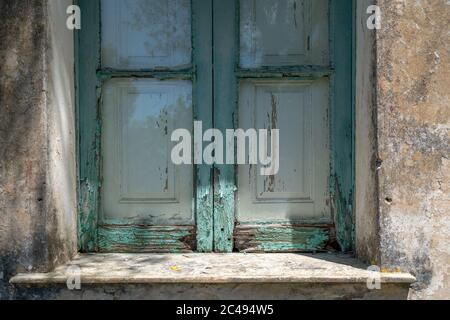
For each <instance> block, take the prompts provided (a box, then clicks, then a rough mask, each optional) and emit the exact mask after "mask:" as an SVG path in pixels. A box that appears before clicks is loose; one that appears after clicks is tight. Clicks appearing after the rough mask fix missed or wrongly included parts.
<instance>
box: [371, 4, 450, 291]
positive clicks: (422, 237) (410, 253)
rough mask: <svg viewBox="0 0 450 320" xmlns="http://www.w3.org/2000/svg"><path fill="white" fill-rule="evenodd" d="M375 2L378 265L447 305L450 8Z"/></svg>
mask: <svg viewBox="0 0 450 320" xmlns="http://www.w3.org/2000/svg"><path fill="white" fill-rule="evenodd" d="M447 3H448V1H443V0H417V1H416V0H403V1H399V0H396V1H392V0H380V1H379V5H380V7H381V10H382V18H383V19H382V30H379V31H378V32H377V34H378V36H377V53H378V58H377V59H378V61H377V73H378V74H377V78H378V87H377V100H378V146H379V157H380V159H381V161H382V165H381V169H380V171H379V186H380V193H379V202H380V215H381V217H380V219H381V221H380V229H381V234H380V236H381V245H380V250H381V263H382V265H383V266H384V267H386V268H396V267H400V268H402V269H403V270H406V271H410V272H412V273H413V274H414V275H416V277H417V278H418V280H419V281H418V283H417V285H415V287H414V289H413V290H412V292H411V295H410V298H412V299H421V298H428V299H433V298H436V299H438V298H446V299H450V249H449V246H450V158H449V157H450V139H449V138H450V137H449V135H450V127H449V125H450V123H449V122H450V4H447Z"/></svg>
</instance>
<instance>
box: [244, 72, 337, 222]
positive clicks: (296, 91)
mask: <svg viewBox="0 0 450 320" xmlns="http://www.w3.org/2000/svg"><path fill="white" fill-rule="evenodd" d="M327 112H328V81H327V80H326V79H322V80H317V81H313V82H308V81H290V80H284V81H282V80H273V81H270V80H248V81H243V82H242V83H241V91H240V103H239V127H240V128H244V129H249V128H256V129H267V130H271V129H279V130H280V142H279V143H280V144H279V157H278V159H279V172H278V173H277V174H276V175H273V176H262V175H261V173H260V169H261V166H260V165H243V166H239V168H238V180H239V182H238V186H239V187H238V205H237V207H238V221H241V222H242V221H245V222H248V221H264V220H271V221H274V220H278V221H290V222H301V221H310V220H317V221H330V220H331V216H330V207H329V201H328V200H329V192H328V177H329V172H330V171H329V159H330V156H329V143H328V140H329V138H328V128H329V127H328V120H327ZM269 141H270V139H269Z"/></svg>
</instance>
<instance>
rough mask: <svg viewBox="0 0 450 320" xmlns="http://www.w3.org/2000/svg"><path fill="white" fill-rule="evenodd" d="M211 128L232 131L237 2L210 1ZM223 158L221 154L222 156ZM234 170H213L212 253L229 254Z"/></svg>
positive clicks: (234, 96) (221, 166)
mask: <svg viewBox="0 0 450 320" xmlns="http://www.w3.org/2000/svg"><path fill="white" fill-rule="evenodd" d="M213 5H214V8H213V12H214V14H213V15H214V19H213V30H214V50H213V56H214V126H215V128H216V129H219V130H221V132H225V131H226V129H233V128H234V127H235V123H234V117H235V114H236V111H237V78H236V74H235V70H236V66H237V59H236V58H237V52H238V45H237V43H238V39H236V34H237V26H238V21H237V15H236V13H237V1H234V0H232V1H221V0H214V1H213ZM224 154H225V153H224ZM235 191H236V183H235V168H234V166H232V165H215V166H214V250H215V251H216V252H232V250H233V229H234V220H235V206H234V199H235Z"/></svg>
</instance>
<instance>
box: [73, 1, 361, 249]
mask: <svg viewBox="0 0 450 320" xmlns="http://www.w3.org/2000/svg"><path fill="white" fill-rule="evenodd" d="M231 1H233V7H234V10H226V8H224V7H222V6H225V7H226V5H224V3H225V2H224V1H214V0H208V1H201V0H192V2H191V3H192V11H193V12H194V11H197V10H204V14H202V15H201V17H200V18H199V17H198V16H196V15H194V14H193V15H192V16H193V18H192V28H195V29H197V31H199V32H193V33H192V34H193V39H192V41H193V51H194V54H193V56H194V58H193V59H194V62H193V70H190V71H188V70H180V71H177V72H176V73H170V74H168V73H166V72H160V71H159V72H153V73H152V71H149V70H147V71H142V72H128V71H126V72H122V73H119V74H110V73H109V71H107V72H104V70H103V71H102V70H101V65H100V61H101V52H100V41H101V30H100V15H101V11H100V0H78V1H77V4H78V5H79V6H80V7H81V9H82V13H83V27H82V29H81V30H79V31H77V34H76V40H75V41H76V43H75V50H76V57H77V58H76V61H77V62H76V77H77V87H76V96H77V98H76V102H77V131H78V132H77V139H78V143H77V145H78V150H77V154H78V161H77V168H78V247H79V250H80V251H82V252H96V251H98V250H99V249H100V251H101V250H102V246H103V245H104V244H103V243H102V242H101V241H99V235H101V230H99V226H98V222H99V220H98V210H99V209H98V208H99V205H100V188H101V152H100V149H101V145H100V141H101V123H100V110H99V101H100V98H101V93H100V90H99V88H101V81H102V80H105V79H107V78H109V77H120V76H125V75H126V76H133V77H139V76H146V77H149V76H151V77H155V78H164V79H166V78H167V77H169V78H170V77H174V78H176V79H180V78H182V79H191V80H193V81H194V93H193V98H194V120H202V121H203V124H204V127H213V126H214V127H216V128H217V129H220V130H224V129H229V128H235V127H236V123H235V119H234V118H233V113H234V112H235V111H236V108H237V92H238V80H237V79H239V77H248V76H251V75H250V72H252V71H248V70H242V69H240V68H239V67H238V63H239V56H238V55H239V0H231ZM329 4H330V59H331V66H330V68H317V67H313V66H311V67H309V68H301V69H300V70H297V73H298V74H297V75H296V77H297V78H298V77H303V78H305V77H310V78H311V77H312V78H314V77H318V76H324V75H326V76H329V77H330V82H331V91H330V93H331V98H330V115H329V117H330V143H331V159H330V162H331V164H330V165H331V175H330V179H329V180H330V183H329V187H330V194H331V198H330V199H331V202H332V206H331V207H332V211H333V212H332V214H333V216H334V220H335V223H334V225H332V226H329V230H330V237H332V238H333V239H334V238H335V239H336V243H337V244H338V245H339V248H340V249H341V250H342V251H352V250H353V249H354V247H355V235H354V234H355V223H354V221H355V219H354V212H353V202H354V201H353V196H354V192H353V190H354V167H355V166H354V134H353V133H354V116H353V115H354V67H353V66H354V56H353V55H354V12H355V3H354V0H353V1H352V0H346V1H342V0H329ZM213 12H216V13H220V14H217V15H215V19H214V21H213V19H212V14H213ZM216 17H217V19H216ZM230 20H231V21H232V22H233V23H230ZM211 21H213V23H214V27H213V28H212V29H213V30H211V28H205V24H208V23H211ZM218 30H220V34H218V32H217V31H218ZM224 32H225V34H224ZM216 37H220V38H221V41H220V42H219V41H214V39H215V38H216ZM224 38H226V40H225V41H224ZM205 39H207V40H206V41H205ZM213 44H214V45H215V50H214V53H212V52H211V48H212V47H213ZM219 45H220V47H219ZM218 52H220V54H221V55H223V54H224V52H228V55H227V59H217V58H216V55H217V54H218ZM211 57H214V58H213V59H214V60H216V61H221V64H220V65H217V66H215V68H216V70H218V71H219V72H212V70H211V68H212V61H211V62H210V63H206V64H204V63H203V62H204V61H205V59H209V58H211ZM197 59H198V60H197ZM200 61H202V63H201V64H200V63H199V62H200ZM338 62H339V63H338ZM291 71H292V70H277V72H278V73H280V74H281V75H282V77H287V76H289V75H292V73H290V72H291ZM218 73H221V74H222V75H221V77H222V79H224V78H225V79H229V85H227V86H226V88H227V89H226V90H227V92H223V93H222V95H221V96H216V95H215V94H214V92H217V86H218V85H220V84H219V83H218V81H216V79H214V81H213V79H212V78H211V75H212V74H216V77H217V74H218ZM213 83H214V86H216V88H214V89H213V88H212V86H213ZM221 90H223V87H221ZM221 92H222V91H221ZM229 97H233V98H232V99H231V101H235V102H236V103H229V101H230V100H228V99H229ZM207 101H211V103H213V105H214V106H215V107H214V110H212V109H211V106H210V103H208V102H207ZM89 106H90V107H89ZM218 111H219V112H218ZM200 117H201V118H200ZM195 171H196V173H195V178H194V181H195V184H196V186H195V188H197V195H196V201H195V203H196V205H195V211H196V212H195V216H196V230H195V235H192V234H191V233H189V232H187V231H186V230H176V231H174V230H173V228H168V229H167V230H163V232H164V234H165V235H167V234H170V235H172V236H173V237H175V238H176V239H184V240H186V241H188V242H189V241H193V240H192V237H193V236H194V238H195V237H196V243H195V244H194V245H193V247H195V248H196V251H197V252H211V251H213V250H216V251H219V252H231V251H232V250H233V247H234V244H233V237H234V230H235V218H234V215H235V185H236V184H235V167H233V166H226V165H218V166H214V167H212V166H208V165H199V166H196V170H195ZM213 211H214V212H215V213H214V216H215V217H220V218H214V217H213V214H212V212H213ZM159 230H160V229H159ZM211 230H213V232H211ZM137 231H139V230H138V229H133V230H130V231H128V232H131V233H133V232H134V233H135V232H137ZM155 231H158V230H156V229H154V230H153V232H155ZM130 246H132V243H130ZM103 249H106V250H107V249H108V248H103ZM311 250H314V248H311ZM172 251H173V252H180V251H183V250H182V248H181V249H180V248H179V247H177V248H173V249H172Z"/></svg>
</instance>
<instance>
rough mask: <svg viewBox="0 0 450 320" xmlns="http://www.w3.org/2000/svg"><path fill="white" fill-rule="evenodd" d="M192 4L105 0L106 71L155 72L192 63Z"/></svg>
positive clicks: (179, 0) (173, 0) (172, 0)
mask: <svg viewBox="0 0 450 320" xmlns="http://www.w3.org/2000/svg"><path fill="white" fill-rule="evenodd" d="M191 52H192V50H191V7H190V1H189V0H103V1H102V58H103V67H104V68H115V69H156V68H164V67H165V68H175V67H183V66H186V65H189V64H190V63H191Z"/></svg>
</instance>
